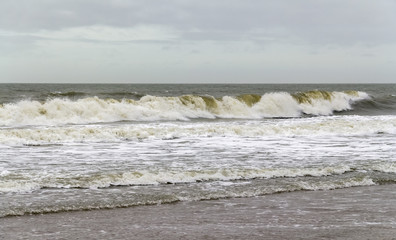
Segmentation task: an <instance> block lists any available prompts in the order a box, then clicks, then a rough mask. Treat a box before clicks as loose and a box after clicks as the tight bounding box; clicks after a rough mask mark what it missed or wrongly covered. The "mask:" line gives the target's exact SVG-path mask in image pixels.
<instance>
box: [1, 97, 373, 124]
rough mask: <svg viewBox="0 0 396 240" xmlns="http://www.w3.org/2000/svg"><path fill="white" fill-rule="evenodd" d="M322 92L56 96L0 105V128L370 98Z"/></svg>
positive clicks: (326, 105)
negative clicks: (242, 94)
mask: <svg viewBox="0 0 396 240" xmlns="http://www.w3.org/2000/svg"><path fill="white" fill-rule="evenodd" d="M319 93H322V92H319ZM326 94H327V95H323V93H322V95H320V94H319V95H318V92H315V91H313V92H308V93H304V95H291V94H289V93H282V92H280V93H279V92H278V93H267V94H264V95H263V96H261V97H260V96H253V95H244V96H240V97H230V96H224V97H222V98H221V99H215V98H213V97H211V96H193V95H186V96H180V97H157V96H144V97H142V98H141V99H140V100H139V101H134V100H130V99H124V100H121V101H118V100H115V99H100V98H98V97H89V98H84V99H79V100H76V101H72V100H69V99H61V98H55V99H48V100H47V101H45V102H38V101H28V100H24V101H20V102H17V103H7V104H4V105H3V106H0V126H26V125H65V124H86V123H98V122H116V121H123V120H128V121H158V120H183V121H186V120H189V119H194V118H208V119H212V118H245V119H257V118H263V117H297V116H301V114H311V115H330V114H332V113H333V112H334V111H344V110H350V109H351V108H352V104H353V103H354V102H356V101H360V100H363V99H367V98H369V96H368V95H367V94H366V93H364V92H353V93H347V92H330V93H327V92H326Z"/></svg>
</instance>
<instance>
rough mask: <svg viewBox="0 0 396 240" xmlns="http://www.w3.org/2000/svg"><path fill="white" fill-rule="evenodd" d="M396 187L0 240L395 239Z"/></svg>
mask: <svg viewBox="0 0 396 240" xmlns="http://www.w3.org/2000/svg"><path fill="white" fill-rule="evenodd" d="M395 199H396V185H381V186H370V187H354V188H345V189H337V190H327V191H298V192H291V193H281V194H273V195H266V196H261V197H254V198H232V199H220V200H212V201H195V202H194V201H193V202H181V203H176V204H163V205H156V206H139V207H132V208H121V209H112V210H97V211H77V212H64V213H56V214H44V215H29V216H20V217H7V218H2V219H0V239H359V240H361V239H396V204H395V203H396V200H395Z"/></svg>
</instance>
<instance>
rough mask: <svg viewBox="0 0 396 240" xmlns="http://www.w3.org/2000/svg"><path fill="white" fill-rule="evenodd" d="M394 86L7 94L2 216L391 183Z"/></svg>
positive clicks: (27, 87) (2, 94)
mask: <svg viewBox="0 0 396 240" xmlns="http://www.w3.org/2000/svg"><path fill="white" fill-rule="evenodd" d="M395 93H396V87H395V85H72V84H70V85H56V84H55V85H50V84H3V85H1V88H0V202H1V203H2V204H1V205H0V217H5V216H14V215H25V214H36V213H38V214H44V213H51V212H63V211H78V210H94V209H108V208H118V207H131V206H139V205H152V204H154V205H156V204H165V203H173V202H179V201H201V200H211V199H221V198H232V197H254V196H262V195H268V194H274V193H280V192H294V191H303V190H304V191H306V190H309V191H318V190H331V189H338V188H346V189H348V188H351V187H358V186H375V185H384V184H394V183H396V158H395V156H396V154H395V149H396V94H395Z"/></svg>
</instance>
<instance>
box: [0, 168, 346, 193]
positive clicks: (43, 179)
mask: <svg viewBox="0 0 396 240" xmlns="http://www.w3.org/2000/svg"><path fill="white" fill-rule="evenodd" d="M350 170H351V169H350V167H349V166H338V167H323V168H261V169H260V168H255V169H246V168H245V169H244V168H242V169H225V168H222V169H207V170H195V171H192V170H190V171H183V170H177V169H175V170H168V171H150V170H143V171H127V172H121V173H107V174H105V173H103V174H99V175H98V174H95V175H91V176H90V175H86V176H79V175H76V176H71V175H62V174H61V173H58V174H56V175H53V174H47V175H46V174H41V175H40V176H35V175H24V174H21V175H20V176H13V177H12V178H10V179H9V178H7V177H3V181H1V182H0V192H31V191H34V190H38V189H40V188H44V187H47V188H91V189H92V188H105V187H109V186H114V185H120V186H128V185H157V184H166V183H192V182H201V181H232V180H249V179H255V178H266V179H270V178H280V177H288V178H294V177H302V176H315V177H321V176H330V175H338V174H343V173H345V172H348V171H350ZM19 178H20V179H23V180H18V179H19Z"/></svg>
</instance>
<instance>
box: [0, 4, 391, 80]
mask: <svg viewBox="0 0 396 240" xmlns="http://www.w3.org/2000/svg"><path fill="white" fill-rule="evenodd" d="M0 82H10V83H17V82H25V83H30V82H48V83H58V82H70V83H72V82H73V83H74V82H75V83H80V82H81V83H82V82H89V83H378V82H383V83H396V0H1V1H0Z"/></svg>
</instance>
